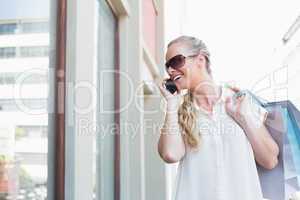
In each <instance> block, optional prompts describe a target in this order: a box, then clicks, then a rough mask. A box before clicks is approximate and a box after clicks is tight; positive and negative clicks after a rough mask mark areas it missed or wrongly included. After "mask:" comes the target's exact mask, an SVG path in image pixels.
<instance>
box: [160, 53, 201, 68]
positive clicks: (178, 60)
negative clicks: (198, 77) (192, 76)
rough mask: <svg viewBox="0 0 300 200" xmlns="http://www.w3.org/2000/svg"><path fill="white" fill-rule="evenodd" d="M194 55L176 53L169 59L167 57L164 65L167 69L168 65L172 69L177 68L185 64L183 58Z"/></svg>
mask: <svg viewBox="0 0 300 200" xmlns="http://www.w3.org/2000/svg"><path fill="white" fill-rule="evenodd" d="M197 55H198V54H196V55H190V56H184V55H181V54H178V55H176V56H174V57H172V58H171V59H169V60H168V61H167V62H166V64H165V66H166V70H167V71H168V69H169V67H172V68H173V69H179V68H181V67H183V66H184V65H185V59H186V58H188V57H195V56H197Z"/></svg>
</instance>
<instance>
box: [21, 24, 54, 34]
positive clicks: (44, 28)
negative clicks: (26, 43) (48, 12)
mask: <svg viewBox="0 0 300 200" xmlns="http://www.w3.org/2000/svg"><path fill="white" fill-rule="evenodd" d="M20 32H21V33H47V32H49V23H48V22H28V23H21V24H20Z"/></svg>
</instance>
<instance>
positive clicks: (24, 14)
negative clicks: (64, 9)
mask: <svg viewBox="0 0 300 200" xmlns="http://www.w3.org/2000/svg"><path fill="white" fill-rule="evenodd" d="M49 3H50V0H0V20H3V19H6V20H7V19H16V18H17V19H18V18H19V19H26V18H48V17H49Z"/></svg>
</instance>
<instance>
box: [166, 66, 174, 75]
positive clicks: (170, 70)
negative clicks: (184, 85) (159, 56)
mask: <svg viewBox="0 0 300 200" xmlns="http://www.w3.org/2000/svg"><path fill="white" fill-rule="evenodd" d="M175 71H176V70H175V69H173V68H172V67H168V70H167V72H168V74H172V73H174V72H175Z"/></svg>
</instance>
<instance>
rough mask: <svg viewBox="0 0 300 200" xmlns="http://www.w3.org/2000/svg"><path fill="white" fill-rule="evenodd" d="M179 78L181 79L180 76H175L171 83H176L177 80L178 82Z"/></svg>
mask: <svg viewBox="0 0 300 200" xmlns="http://www.w3.org/2000/svg"><path fill="white" fill-rule="evenodd" d="M181 77H182V75H177V76H175V77H174V78H173V81H177V80H179V79H180V78H181Z"/></svg>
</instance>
